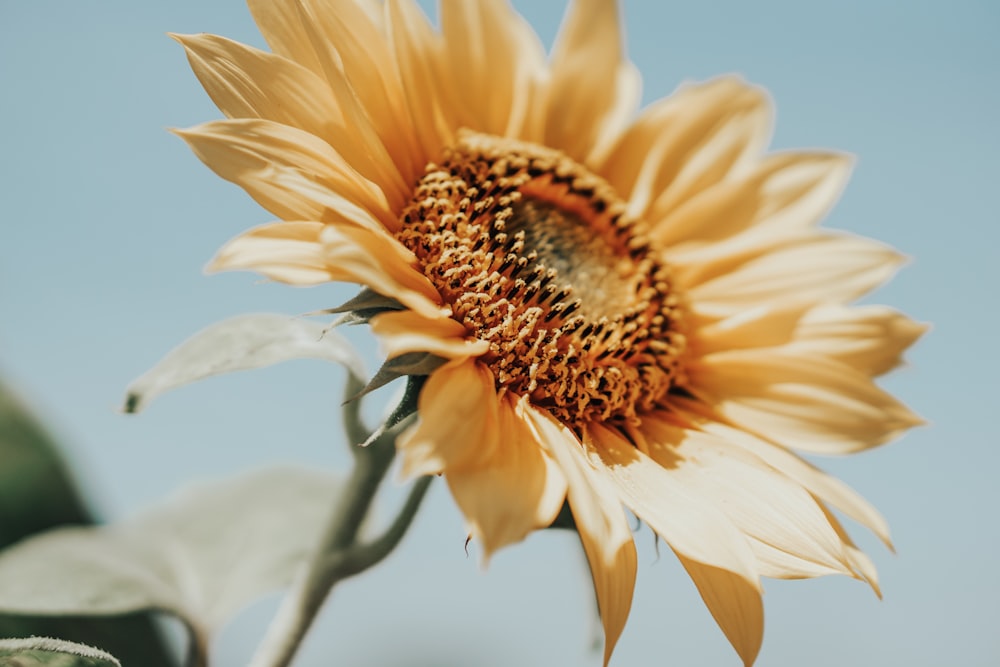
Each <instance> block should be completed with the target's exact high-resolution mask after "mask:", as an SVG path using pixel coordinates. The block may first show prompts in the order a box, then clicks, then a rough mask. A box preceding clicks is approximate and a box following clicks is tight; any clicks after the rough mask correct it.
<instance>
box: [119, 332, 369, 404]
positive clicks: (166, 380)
mask: <svg viewBox="0 0 1000 667" xmlns="http://www.w3.org/2000/svg"><path fill="white" fill-rule="evenodd" d="M304 358H310V359H325V360H327V361H333V362H335V363H338V364H343V365H344V366H346V367H347V369H348V370H349V371H350V372H351V373H353V374H354V375H356V376H358V377H363V376H364V374H365V371H364V366H363V365H362V363H361V361H360V359H359V358H358V356H357V355H356V354H355V352H354V348H353V347H352V346H351V344H350V342H348V340H347V339H346V338H344V337H343V336H341V335H340V334H338V333H336V332H335V331H329V330H328V328H327V327H324V326H323V325H321V324H318V323H316V322H312V321H309V320H304V319H301V318H293V317H289V316H288V315H276V314H273V313H260V314H255V315H240V316H237V317H233V318H230V319H228V320H223V321H222V322H217V323H215V324H213V325H211V326H209V327H207V328H206V329H203V330H201V331H199V332H198V333H196V334H195V335H194V336H192V337H191V338H189V339H187V340H186V341H184V342H183V343H181V344H180V345H178V346H177V347H176V348H174V349H173V350H171V351H170V352H169V353H167V356H165V357H164V358H163V359H162V360H161V361H160V362H159V363H158V364H156V366H154V367H153V368H152V369H150V370H149V371H147V372H146V373H145V374H143V375H142V376H141V377H139V378H138V379H136V380H135V381H134V382H133V383H132V384H131V385H129V387H128V389H127V393H126V397H125V408H124V409H125V412H139V411H141V410H142V409H143V408H145V406H146V405H148V404H149V402H150V401H152V400H153V399H154V398H155V397H156V396H159V395H160V394H162V393H164V392H166V391H170V390H171V389H175V388H176V387H179V386H181V385H184V384H188V383H189V382H194V381H195V380H201V379H203V378H207V377H210V376H212V375H220V374H222V373H232V372H234V371H242V370H248V369H251V368H261V367H263V366H270V365H272V364H276V363H279V362H282V361H289V360H291V359H304Z"/></svg>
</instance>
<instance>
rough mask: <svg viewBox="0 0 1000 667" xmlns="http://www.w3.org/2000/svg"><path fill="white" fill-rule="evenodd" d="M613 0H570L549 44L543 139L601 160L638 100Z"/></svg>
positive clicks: (637, 82) (636, 78)
mask: <svg viewBox="0 0 1000 667" xmlns="http://www.w3.org/2000/svg"><path fill="white" fill-rule="evenodd" d="M619 12H620V9H619V7H618V3H617V2H614V1H612V0H574V1H573V2H572V4H571V5H570V7H569V9H568V10H567V13H566V17H565V19H564V20H563V25H562V28H561V29H560V31H559V35H558V37H557V38H556V43H555V46H554V47H553V50H552V70H551V71H552V79H551V83H550V86H549V99H548V114H547V122H546V126H545V144H546V145H548V146H552V147H554V148H559V149H561V150H563V151H565V152H566V153H567V154H569V155H570V156H571V157H573V158H575V159H577V160H579V161H580V162H584V163H587V164H591V163H593V164H599V163H600V161H601V159H602V156H603V154H604V153H605V152H606V151H607V150H608V149H610V147H611V143H612V141H614V140H615V139H616V138H617V136H618V135H619V134H620V132H621V131H622V130H623V129H624V127H625V125H626V122H627V121H628V120H629V119H630V118H631V116H632V115H633V114H634V113H635V110H636V108H637V105H638V101H639V88H640V80H639V75H638V73H637V72H636V70H635V68H634V67H633V66H632V63H630V62H629V61H628V60H627V59H626V57H625V55H624V48H623V44H622V31H621V21H620V18H619Z"/></svg>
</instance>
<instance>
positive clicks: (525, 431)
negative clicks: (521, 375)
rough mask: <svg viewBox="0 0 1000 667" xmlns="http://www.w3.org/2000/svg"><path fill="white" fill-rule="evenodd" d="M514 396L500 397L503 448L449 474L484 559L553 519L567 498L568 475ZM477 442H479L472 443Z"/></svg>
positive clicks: (470, 532) (450, 482) (455, 495)
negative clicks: (520, 411)
mask: <svg viewBox="0 0 1000 667" xmlns="http://www.w3.org/2000/svg"><path fill="white" fill-rule="evenodd" d="M514 400H515V399H514V398H513V396H512V395H511V394H508V395H507V396H505V397H504V398H503V399H502V400H501V401H500V406H499V425H500V429H499V431H500V434H501V435H500V439H501V442H500V444H499V446H498V447H497V448H496V449H495V450H493V453H492V456H491V457H490V458H489V459H487V460H484V461H483V465H482V467H479V468H474V469H471V470H468V471H461V472H451V473H449V474H448V487H449V488H450V489H451V493H452V495H453V496H454V498H455V502H456V503H458V506H459V508H461V510H462V514H464V515H465V518H466V522H467V523H468V526H469V534H470V535H471V536H472V537H473V538H475V539H477V540H480V541H481V542H482V545H483V562H484V563H485V562H486V561H487V560H488V559H489V557H490V555H491V554H493V552H495V551H496V550H497V549H500V548H501V547H504V546H506V545H508V544H513V543H515V542H520V541H521V540H523V539H524V538H525V537H527V535H528V534H529V533H530V532H532V531H533V530H536V529H538V528H543V527H545V526H547V525H549V524H551V523H552V521H553V520H554V519H555V517H556V515H557V514H558V513H559V510H560V509H561V508H562V504H563V501H564V500H565V499H566V478H565V476H564V475H563V474H562V472H561V471H560V469H559V467H558V466H557V465H556V464H555V462H554V461H553V460H552V458H551V457H550V456H549V454H547V453H546V451H545V450H544V449H543V448H542V447H541V445H540V443H539V442H538V441H537V440H536V438H535V435H534V433H533V432H532V430H531V429H530V428H528V425H527V423H526V422H525V421H524V419H523V418H522V417H521V416H520V415H519V414H517V413H516V410H515V405H514ZM473 446H476V445H473Z"/></svg>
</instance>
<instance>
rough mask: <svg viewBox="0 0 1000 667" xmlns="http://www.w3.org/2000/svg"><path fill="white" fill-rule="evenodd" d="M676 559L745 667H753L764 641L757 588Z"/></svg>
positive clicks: (726, 572) (716, 570)
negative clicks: (696, 588)
mask: <svg viewBox="0 0 1000 667" xmlns="http://www.w3.org/2000/svg"><path fill="white" fill-rule="evenodd" d="M677 558H678V559H679V560H680V561H681V565H683V566H684V569H685V570H687V573H688V576H690V577H691V580H692V581H693V582H694V584H695V586H697V587H698V592H699V593H700V594H701V599H702V600H704V602H705V606H706V607H708V611H709V612H711V614H712V618H714V619H715V622H716V623H718V624H719V628H721V629H722V632H723V634H725V635H726V639H728V640H729V643H730V644H732V645H733V648H734V649H736V653H737V654H738V655H739V656H740V659H742V660H743V664H744V665H745V667H750V666H751V665H753V663H754V661H755V660H756V659H757V654H758V653H760V645H761V643H762V642H763V641H764V603H763V601H762V600H761V591H760V588H759V587H757V586H754V585H753V584H752V583H751V582H749V581H747V580H746V579H745V578H744V577H742V576H740V575H738V574H736V573H734V572H731V571H729V570H726V569H724V568H720V567H715V566H713V565H706V564H705V563H700V562H698V561H696V560H694V559H692V558H687V557H686V556H684V555H682V554H679V553H678V554H677Z"/></svg>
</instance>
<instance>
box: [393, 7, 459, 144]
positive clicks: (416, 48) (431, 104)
mask: <svg viewBox="0 0 1000 667" xmlns="http://www.w3.org/2000/svg"><path fill="white" fill-rule="evenodd" d="M386 7H387V11H388V17H389V22H388V23H389V25H388V29H389V35H390V42H391V43H392V46H393V48H394V49H395V54H396V61H397V64H398V67H399V75H400V80H401V85H402V87H403V90H404V92H405V98H406V101H407V106H408V108H409V113H410V117H411V119H412V122H413V125H414V128H415V132H416V135H417V140H418V141H419V142H420V145H421V146H422V147H423V151H424V155H437V154H438V153H439V152H440V151H441V148H442V147H443V146H446V145H450V144H452V143H453V142H454V138H455V131H456V130H457V129H458V126H459V122H458V120H456V118H455V116H456V113H457V111H456V109H457V108H458V105H459V102H458V101H457V100H458V97H457V96H456V94H455V92H454V90H453V87H452V81H451V77H450V76H448V75H447V72H446V65H445V62H444V46H443V43H442V41H441V39H440V35H438V34H437V33H435V32H434V29H433V28H432V27H431V25H430V23H429V22H428V20H427V17H426V16H425V15H424V14H423V13H422V12H421V11H420V8H419V7H418V6H417V5H416V3H414V2H412V1H411V0H387V2H386Z"/></svg>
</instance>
